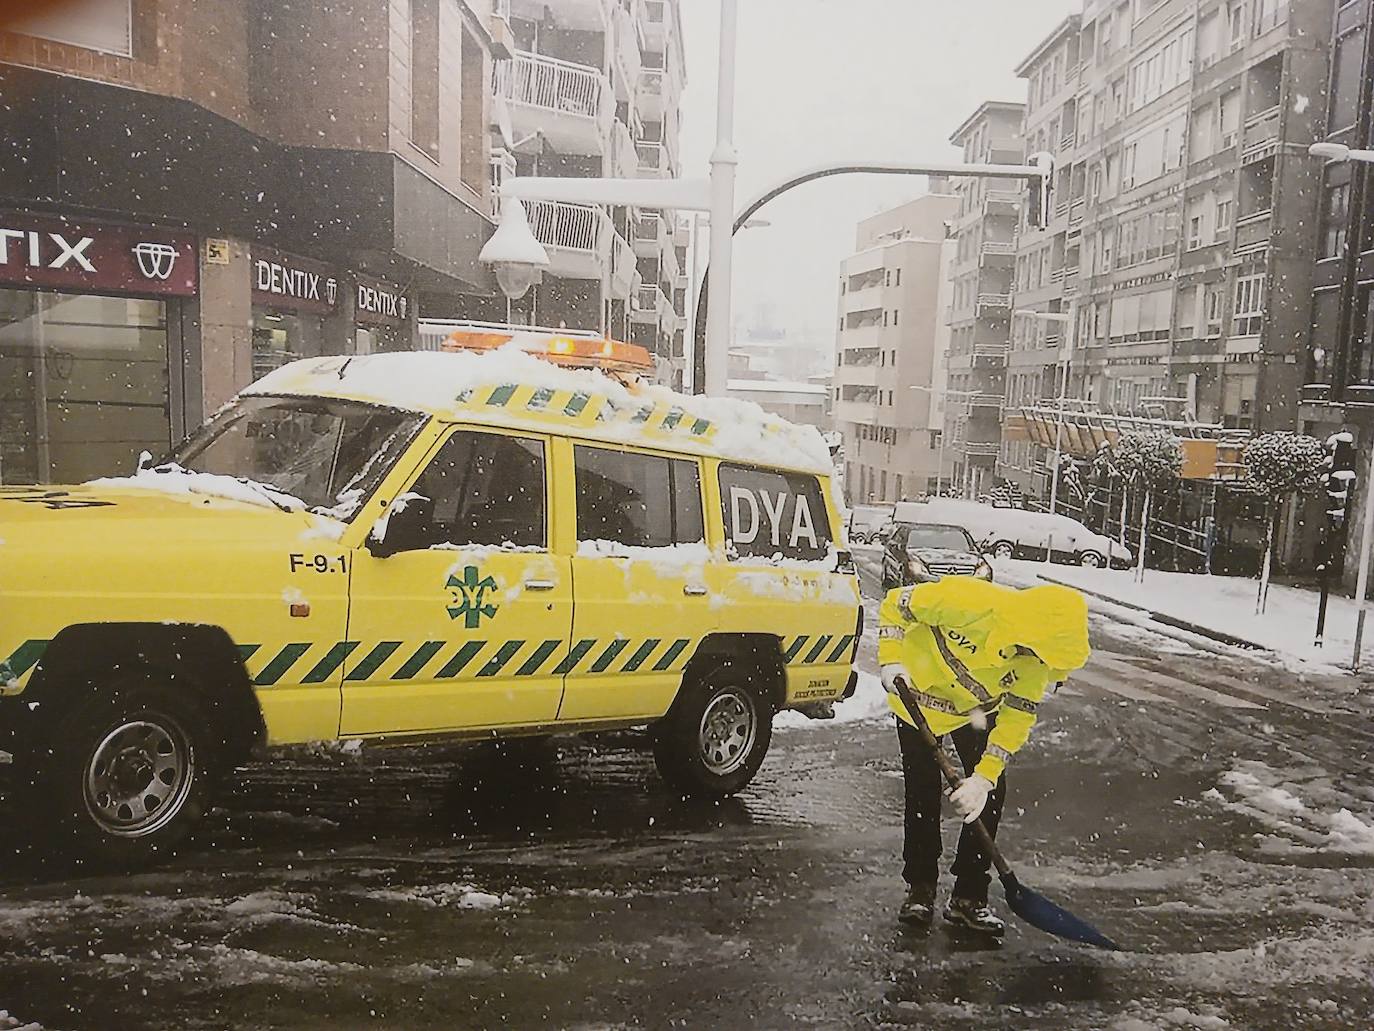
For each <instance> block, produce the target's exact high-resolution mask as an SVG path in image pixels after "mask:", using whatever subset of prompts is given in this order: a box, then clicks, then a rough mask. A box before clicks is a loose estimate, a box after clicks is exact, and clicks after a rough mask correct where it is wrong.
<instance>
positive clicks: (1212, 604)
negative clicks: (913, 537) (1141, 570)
mask: <svg viewBox="0 0 1374 1031" xmlns="http://www.w3.org/2000/svg"><path fill="white" fill-rule="evenodd" d="M1007 565H1008V566H1010V567H1014V568H1013V569H1009V572H1012V573H1013V575H1014V577H1015V578H1016V579H1028V578H1029V577H1031V576H1034V577H1035V578H1037V579H1039V580H1042V581H1045V582H1049V583H1060V584H1065V585H1067V586H1069V587H1076V588H1078V589H1079V590H1081V591H1083V593H1084V594H1087V595H1089V596H1090V597H1092V598H1096V599H1098V600H1100V601H1105V602H1110V603H1112V604H1115V605H1122V606H1125V607H1127V608H1131V609H1135V610H1137V611H1140V612H1145V613H1148V614H1149V615H1150V616H1151V617H1152V618H1153V619H1154V620H1155V621H1156V622H1159V623H1162V624H1164V625H1166V626H1173V627H1175V628H1177V629H1181V630H1187V631H1189V632H1191V633H1195V634H1199V635H1201V636H1203V637H1208V638H1210V639H1212V640H1214V641H1218V642H1220V643H1222V644H1228V645H1234V646H1238V647H1241V648H1246V649H1251V650H1254V651H1257V652H1268V653H1271V654H1272V656H1273V657H1275V658H1277V659H1279V660H1280V661H1281V662H1283V664H1284V665H1286V666H1290V667H1293V666H1300V667H1302V668H1309V669H1313V670H1314V671H1317V670H1320V671H1321V672H1342V671H1343V670H1342V669H1341V667H1345V668H1348V667H1349V665H1350V662H1351V658H1352V655H1353V652H1354V646H1355V620H1356V614H1357V612H1358V607H1357V606H1356V604H1355V601H1354V599H1352V598H1345V597H1339V596H1336V595H1332V596H1331V598H1330V599H1329V601H1328V603H1327V610H1326V638H1325V646H1324V647H1322V648H1314V647H1313V646H1312V639H1313V636H1314V634H1315V632H1316V627H1317V599H1318V594H1317V592H1316V591H1307V590H1302V589H1299V588H1296V587H1282V586H1279V585H1277V584H1274V585H1271V586H1270V588H1269V602H1268V605H1267V606H1266V608H1265V612H1264V614H1263V615H1256V614H1255V595H1256V593H1257V592H1258V590H1259V583H1258V581H1256V580H1252V579H1245V578H1240V577H1229V576H1204V575H1201V574H1195V573H1165V572H1160V571H1157V570H1153V569H1147V570H1146V571H1145V582H1144V584H1138V583H1136V582H1135V571H1134V570H1108V569H1083V568H1080V567H1078V566H1067V565H1063V566H1061V565H1046V564H1044V563H1039V562H1014V563H1007ZM999 568H1000V565H999ZM998 579H999V580H1000V579H1002V577H1000V576H999V577H998ZM1362 652H1363V656H1364V658H1363V661H1364V662H1370V661H1371V660H1374V617H1367V622H1366V626H1365V640H1364V645H1363V648H1362Z"/></svg>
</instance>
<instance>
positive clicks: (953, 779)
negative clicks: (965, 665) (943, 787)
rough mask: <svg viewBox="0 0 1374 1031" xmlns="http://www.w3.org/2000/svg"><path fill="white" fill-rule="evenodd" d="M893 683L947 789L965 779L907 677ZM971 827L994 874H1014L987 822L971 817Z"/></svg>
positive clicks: (1005, 876)
mask: <svg viewBox="0 0 1374 1031" xmlns="http://www.w3.org/2000/svg"><path fill="white" fill-rule="evenodd" d="M895 683H896V687H897V697H898V698H900V699H901V700H902V705H903V706H905V707H906V711H907V713H908V714H909V715H910V716H911V721H912V723H913V725H914V726H915V727H916V732H917V733H918V734H920V735H921V740H922V741H924V742H925V746H926V747H927V748H929V749H930V754H931V756H932V757H933V758H934V759H935V764H936V765H937V766H939V767H940V772H941V773H943V774H944V775H945V781H946V782H947V783H948V784H949V786H950V789H951V790H953V789H954V788H957V787H958V786H959V785H960V784H962V783H963V782H964V774H963V772H962V771H961V770H960V769H959V767H957V766H955V765H954V760H953V759H951V758H950V757H949V753H948V752H946V751H945V750H944V749H943V748H941V747H940V742H939V740H938V739H937V738H936V737H935V734H934V733H933V732H932V731H931V729H930V725H929V724H928V723H926V718H925V716H924V715H922V713H921V706H920V705H919V704H918V703H917V701H916V696H915V695H914V694H913V693H912V691H911V685H910V684H909V683H907V679H906V677H898V678H897V679H896V681H895ZM972 827H973V833H974V834H976V835H977V836H978V841H979V844H981V845H982V847H983V850H984V851H985V852H986V853H987V854H988V855H989V856H990V857H991V858H992V865H993V866H995V867H996V868H997V875H998V876H999V877H1001V878H1002V879H1003V880H1005V879H1006V878H1008V877H1013V878H1014V877H1015V874H1013V873H1012V870H1011V864H1010V863H1008V862H1007V861H1006V859H1005V858H1003V856H1002V852H1001V850H1000V849H998V847H997V843H996V842H995V841H993V840H992V835H991V834H990V833H988V828H987V825H986V824H984V823H983V819H982V817H981V816H980V817H979V818H978V819H976V820H974V821H973V824H972Z"/></svg>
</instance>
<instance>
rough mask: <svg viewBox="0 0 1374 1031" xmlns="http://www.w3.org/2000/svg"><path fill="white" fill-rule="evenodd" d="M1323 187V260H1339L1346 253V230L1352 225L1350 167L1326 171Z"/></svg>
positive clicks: (1319, 232)
mask: <svg viewBox="0 0 1374 1031" xmlns="http://www.w3.org/2000/svg"><path fill="white" fill-rule="evenodd" d="M1326 180H1327V181H1326V183H1325V185H1324V186H1323V187H1322V207H1321V228H1320V229H1319V231H1318V239H1320V240H1321V254H1320V257H1322V258H1339V257H1340V256H1341V255H1342V254H1344V253H1345V237H1346V230H1347V228H1348V227H1349V224H1350V167H1349V165H1348V164H1345V163H1342V164H1340V165H1333V166H1331V167H1330V168H1328V169H1327V170H1326Z"/></svg>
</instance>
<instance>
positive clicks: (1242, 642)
mask: <svg viewBox="0 0 1374 1031" xmlns="http://www.w3.org/2000/svg"><path fill="white" fill-rule="evenodd" d="M1036 576H1038V577H1039V578H1040V579H1041V580H1044V581H1045V582H1046V583H1052V584H1058V585H1059V586H1060V587H1069V588H1072V589H1073V590H1075V591H1078V592H1079V593H1080V594H1086V595H1087V596H1088V597H1089V598H1096V599H1097V600H1098V601H1105V602H1109V603H1110V604H1112V605H1120V606H1121V607H1122V608H1123V609H1132V610H1134V611H1136V612H1143V613H1145V614H1146V615H1147V616H1149V617H1150V618H1151V619H1153V620H1154V621H1155V622H1156V623H1162V624H1164V625H1165V626H1170V627H1173V628H1174V629H1175V630H1186V631H1188V633H1190V634H1196V635H1197V636H1199V637H1205V638H1207V639H1209V640H1212V641H1216V642H1217V643H1218V644H1225V645H1230V646H1231V647H1232V648H1244V649H1246V650H1247V651H1252V652H1265V653H1269V652H1271V651H1272V650H1273V649H1271V648H1266V647H1265V646H1264V645H1262V644H1256V643H1255V642H1254V641H1247V640H1246V639H1245V638H1243V637H1236V636H1235V635H1234V634H1228V633H1225V632H1224V631H1221V630H1214V629H1213V628H1212V627H1207V626H1201V625H1199V624H1197V623H1190V622H1188V621H1187V620H1186V619H1179V618H1178V617H1176V616H1169V615H1165V614H1164V613H1162V612H1156V611H1154V610H1153V609H1149V608H1146V607H1145V606H1144V605H1137V604H1135V603H1134V602H1129V601H1122V600H1121V599H1120V598H1113V597H1112V596H1111V595H1110V594H1103V593H1101V592H1100V591H1090V590H1088V589H1087V588H1086V587H1079V586H1078V585H1077V584H1071V583H1066V582H1065V581H1063V580H1056V579H1055V578H1054V577H1052V576H1046V575H1045V574H1044V573H1036Z"/></svg>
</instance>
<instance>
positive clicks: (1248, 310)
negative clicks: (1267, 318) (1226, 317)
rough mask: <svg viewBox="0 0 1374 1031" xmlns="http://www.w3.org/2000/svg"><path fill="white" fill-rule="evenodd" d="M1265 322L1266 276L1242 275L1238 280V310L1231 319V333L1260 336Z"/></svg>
mask: <svg viewBox="0 0 1374 1031" xmlns="http://www.w3.org/2000/svg"><path fill="white" fill-rule="evenodd" d="M1263 322H1264V276H1263V275H1258V276H1241V277H1240V278H1239V279H1237V280H1236V310H1235V314H1234V316H1232V319H1231V335H1232V336H1237V337H1248V336H1258V335H1259V331H1260V326H1261V325H1262V324H1263Z"/></svg>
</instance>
